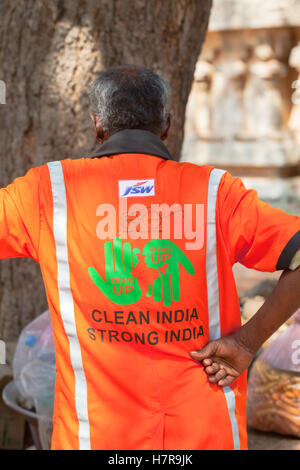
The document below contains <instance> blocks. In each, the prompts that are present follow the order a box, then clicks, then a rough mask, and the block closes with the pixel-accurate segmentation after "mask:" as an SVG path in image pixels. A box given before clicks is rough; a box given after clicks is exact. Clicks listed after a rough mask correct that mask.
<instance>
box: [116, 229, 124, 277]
mask: <svg viewBox="0 0 300 470" xmlns="http://www.w3.org/2000/svg"><path fill="white" fill-rule="evenodd" d="M113 243H114V254H115V271H123V270H124V268H123V257H122V241H121V238H119V237H117V238H115V239H114V242H113Z"/></svg>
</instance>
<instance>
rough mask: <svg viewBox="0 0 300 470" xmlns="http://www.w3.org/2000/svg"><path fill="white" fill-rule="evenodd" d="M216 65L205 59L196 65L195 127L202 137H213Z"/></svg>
mask: <svg viewBox="0 0 300 470" xmlns="http://www.w3.org/2000/svg"><path fill="white" fill-rule="evenodd" d="M213 74H214V66H213V65H212V64H211V63H210V62H209V61H205V60H200V61H199V62H198V63H197V65H196V70H195V83H194V127H195V130H196V132H197V134H198V136H199V137H200V138H202V139H210V138H211V137H212V126H211V102H210V90H211V83H212V77H213Z"/></svg>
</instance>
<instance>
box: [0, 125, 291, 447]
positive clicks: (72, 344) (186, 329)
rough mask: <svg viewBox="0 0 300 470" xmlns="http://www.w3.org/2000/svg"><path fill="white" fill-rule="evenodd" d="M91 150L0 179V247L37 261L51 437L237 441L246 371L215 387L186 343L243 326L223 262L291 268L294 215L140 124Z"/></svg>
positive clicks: (143, 442)
mask: <svg viewBox="0 0 300 470" xmlns="http://www.w3.org/2000/svg"><path fill="white" fill-rule="evenodd" d="M92 157H94V158H81V159H78V160H71V159H66V160H62V161H61V162H52V163H49V164H48V165H43V166H41V167H38V168H33V169H31V170H30V171H29V172H28V173H27V174H26V175H25V176H24V177H22V178H17V179H16V180H15V181H14V182H13V183H12V184H11V185H9V186H8V187H7V188H3V189H1V190H0V200H1V208H2V212H1V217H0V257H1V258H9V257H23V256H28V257H31V258H33V259H35V260H36V261H37V262H39V264H40V266H41V270H42V274H43V279H44V283H45V288H46V293H47V300H48V304H49V309H50V312H51V318H52V324H53V331H54V342H55V350H56V362H57V379H56V385H55V404H54V417H53V425H54V431H53V438H52V448H53V449H78V448H80V449H89V448H91V449H239V448H241V449H245V448H247V437H246V415H245V405H246V374H245V373H244V374H243V375H242V376H241V377H239V378H238V379H237V380H236V381H235V382H234V383H233V384H232V386H231V387H224V389H222V388H220V387H218V386H217V385H213V384H210V383H209V382H208V380H207V377H206V374H205V372H204V371H203V368H202V367H201V366H199V365H197V364H196V363H195V362H194V361H192V360H191V358H190V356H189V351H192V350H194V349H200V348H202V347H203V346H204V345H205V344H206V343H207V342H208V341H209V340H210V339H216V338H219V337H222V336H224V335H227V334H230V333H231V332H233V331H235V330H237V329H238V328H239V327H240V310H239V302H238V297H237V292H236V287H235V282H234V278H233V274H232V265H233V264H234V263H235V262H240V263H242V264H244V265H245V266H247V267H249V268H254V269H258V270H261V271H274V270H276V269H287V268H288V267H289V264H290V261H291V259H292V258H293V256H294V254H295V253H296V251H297V250H298V249H299V247H300V218H299V217H295V216H291V215H288V214H286V213H284V212H282V211H280V210H278V209H274V208H272V207H270V206H269V205H268V204H266V203H264V202H262V201H260V200H259V199H258V198H257V194H256V192H255V191H254V190H246V189H245V187H244V186H243V183H242V181H241V180H240V179H239V178H233V177H232V176H231V175H230V174H229V173H228V172H224V171H222V170H217V169H214V168H213V167H209V166H197V165H193V164H190V163H177V162H175V161H173V160H172V157H171V156H170V155H169V153H168V152H167V150H166V148H165V147H164V145H163V143H162V142H161V141H160V140H159V139H158V138H157V137H156V136H154V135H153V134H152V133H150V132H148V131H142V130H127V131H121V132H118V133H117V134H114V135H113V136H112V137H111V138H110V139H109V140H108V141H107V142H106V143H105V144H103V146H101V148H100V149H99V150H98V151H96V152H95V153H94V154H93V155H92ZM162 204H163V206H162Z"/></svg>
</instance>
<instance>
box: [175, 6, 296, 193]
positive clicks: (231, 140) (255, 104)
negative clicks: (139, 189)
mask: <svg viewBox="0 0 300 470" xmlns="http://www.w3.org/2000/svg"><path fill="white" fill-rule="evenodd" d="M299 143H300V0H284V1H281V0H273V1H269V0H265V1H264V2H258V1H257V0H238V1H233V0H215V2H214V8H213V12H212V16H211V19H210V30H209V32H208V34H207V38H206V42H205V45H204V47H203V51H202V53H201V56H200V57H199V60H198V63H197V66H196V69H195V79H194V84H193V88H192V92H191V95H190V99H189V102H188V107H187V119H186V134H185V142H184V146H183V155H182V160H188V161H193V162H196V163H200V164H213V165H216V166H218V167H219V168H226V169H228V170H229V171H231V173H232V174H237V175H239V176H247V177H249V178H250V177H251V178H252V179H251V180H250V179H249V181H251V184H253V181H254V180H253V177H259V178H263V180H262V181H261V182H260V183H259V186H260V188H267V186H268V185H267V184H266V181H269V182H270V183H272V184H273V183H274V181H275V180H276V178H277V180H278V179H279V178H281V179H282V178H286V180H285V181H278V185H277V187H276V190H277V191H273V193H274V194H275V193H276V197H275V199H277V198H280V197H282V198H284V197H289V191H290V190H291V191H292V192H293V194H295V184H296V186H297V184H299V182H298V181H299V179H296V183H295V180H291V179H290V178H296V177H297V176H299V175H300V145H299ZM272 178H273V180H272ZM274 179H275V180H274ZM277 180H276V181H277ZM257 181H258V180H257ZM279 188H281V190H280V191H279ZM296 193H299V190H298V189H297V190H296ZM265 194H266V199H269V198H270V197H271V196H270V195H271V194H272V186H270V191H269V190H267V189H266V191H265Z"/></svg>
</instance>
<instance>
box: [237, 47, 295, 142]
mask: <svg viewBox="0 0 300 470" xmlns="http://www.w3.org/2000/svg"><path fill="white" fill-rule="evenodd" d="M249 71H250V76H249V78H248V80H247V86H246V89H245V94H244V96H245V108H246V114H247V130H248V133H249V136H250V137H252V138H261V137H268V138H271V139H280V138H281V131H282V128H283V122H284V116H283V109H284V106H283V99H282V92H281V79H282V78H283V77H284V76H286V74H287V67H286V66H285V65H284V64H283V63H282V62H280V61H279V60H278V59H276V58H275V54H274V51H273V49H272V47H271V45H270V44H268V43H262V44H258V45H257V46H255V47H254V51H253V58H252V60H251V61H250V63H249Z"/></svg>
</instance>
